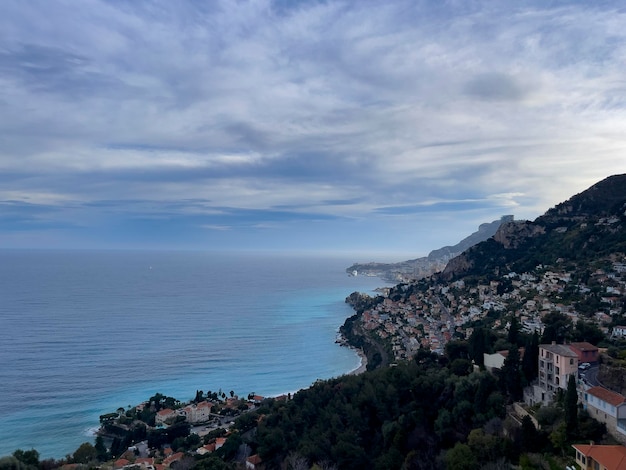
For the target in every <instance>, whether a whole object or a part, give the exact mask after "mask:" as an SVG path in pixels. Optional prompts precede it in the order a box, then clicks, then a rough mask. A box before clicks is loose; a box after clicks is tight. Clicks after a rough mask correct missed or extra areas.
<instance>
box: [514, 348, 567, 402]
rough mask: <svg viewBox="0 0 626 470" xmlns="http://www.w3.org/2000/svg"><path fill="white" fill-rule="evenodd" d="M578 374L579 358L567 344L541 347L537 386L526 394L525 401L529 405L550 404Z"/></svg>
mask: <svg viewBox="0 0 626 470" xmlns="http://www.w3.org/2000/svg"><path fill="white" fill-rule="evenodd" d="M577 373H578V356H577V355H576V353H575V352H574V351H573V350H572V349H571V348H570V347H569V346H568V345H565V344H556V343H555V342H554V341H553V342H552V344H540V345H539V377H538V381H537V383H536V384H534V385H532V386H531V387H529V388H528V389H527V390H526V391H525V392H524V401H525V402H526V403H527V404H529V405H534V404H536V403H541V404H543V405H548V404H550V403H551V402H552V401H553V400H554V398H555V396H556V393H557V392H558V390H559V389H561V390H563V391H565V390H566V389H567V381H568V380H569V377H570V376H574V377H576V376H577Z"/></svg>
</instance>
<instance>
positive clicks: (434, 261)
mask: <svg viewBox="0 0 626 470" xmlns="http://www.w3.org/2000/svg"><path fill="white" fill-rule="evenodd" d="M513 220H514V216H513V215H503V216H502V217H500V219H498V220H494V221H492V222H486V223H482V224H480V225H479V226H478V230H477V231H476V232H473V233H472V234H470V235H468V236H467V237H465V238H464V239H462V240H461V241H460V242H459V243H457V244H456V245H448V246H444V247H441V248H437V249H435V250H432V251H431V252H430V253H429V254H428V256H423V257H421V258H416V259H411V260H407V261H401V262H398V263H377V262H371V263H354V264H353V265H351V266H350V267H348V268H346V272H347V273H348V274H352V275H354V274H355V272H356V273H358V274H364V275H366V276H377V277H380V278H381V279H384V280H386V281H392V282H398V281H400V282H403V281H407V280H419V279H423V278H425V277H428V276H430V275H432V274H434V273H435V272H438V271H441V270H443V269H444V267H445V266H446V264H447V263H448V261H449V260H451V259H453V258H454V257H456V256H458V255H460V254H461V253H463V252H464V251H465V250H467V249H468V248H470V247H472V246H474V245H476V244H477V243H480V242H481V241H484V240H487V239H488V238H490V237H492V236H493V235H495V233H496V232H497V230H498V228H499V227H500V226H501V225H502V224H504V223H508V222H512V221H513Z"/></svg>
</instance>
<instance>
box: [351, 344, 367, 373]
mask: <svg viewBox="0 0 626 470" xmlns="http://www.w3.org/2000/svg"><path fill="white" fill-rule="evenodd" d="M349 347H350V349H353V350H354V352H356V353H357V355H358V356H359V358H360V359H361V363H360V364H359V367H357V368H356V369H354V370H351V371H350V372H348V373H347V374H346V375H359V374H362V373H363V372H366V371H367V356H366V355H365V353H364V352H363V351H361V350H360V349H357V348H354V347H352V346H349Z"/></svg>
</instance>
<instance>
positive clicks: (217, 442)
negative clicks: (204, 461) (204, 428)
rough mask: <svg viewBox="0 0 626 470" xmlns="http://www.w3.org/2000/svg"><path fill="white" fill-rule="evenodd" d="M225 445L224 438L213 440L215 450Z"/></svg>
mask: <svg viewBox="0 0 626 470" xmlns="http://www.w3.org/2000/svg"><path fill="white" fill-rule="evenodd" d="M225 443H226V438H225V437H218V438H217V439H215V450H217V449H219V448H220V447H222V446H223V445H224V444H225Z"/></svg>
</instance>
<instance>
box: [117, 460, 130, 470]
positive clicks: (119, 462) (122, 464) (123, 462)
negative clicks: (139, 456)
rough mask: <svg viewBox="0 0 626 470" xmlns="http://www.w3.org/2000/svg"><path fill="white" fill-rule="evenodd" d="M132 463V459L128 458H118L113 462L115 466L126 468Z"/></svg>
mask: <svg viewBox="0 0 626 470" xmlns="http://www.w3.org/2000/svg"><path fill="white" fill-rule="evenodd" d="M129 464H130V460H127V459H117V460H116V461H115V462H114V463H113V468H124V467H125V466H126V465H129Z"/></svg>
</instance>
